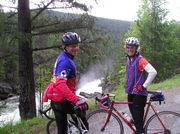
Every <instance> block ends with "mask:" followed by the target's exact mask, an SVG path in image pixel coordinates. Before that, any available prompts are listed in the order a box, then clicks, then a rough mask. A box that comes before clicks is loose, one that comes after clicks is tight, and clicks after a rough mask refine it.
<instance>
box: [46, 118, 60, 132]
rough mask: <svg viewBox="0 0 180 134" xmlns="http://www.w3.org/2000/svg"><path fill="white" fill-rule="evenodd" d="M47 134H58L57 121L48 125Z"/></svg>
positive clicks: (52, 121)
mask: <svg viewBox="0 0 180 134" xmlns="http://www.w3.org/2000/svg"><path fill="white" fill-rule="evenodd" d="M46 129H47V134H57V133H58V131H57V125H56V121H55V120H50V121H49V122H48V123H47V128H46Z"/></svg>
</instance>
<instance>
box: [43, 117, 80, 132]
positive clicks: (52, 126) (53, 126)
mask: <svg viewBox="0 0 180 134" xmlns="http://www.w3.org/2000/svg"><path fill="white" fill-rule="evenodd" d="M71 125H73V127H74V128H75V129H76V132H73V134H82V132H81V130H80V128H78V127H76V125H75V123H74V122H71ZM67 128H68V134H72V132H70V129H69V126H67ZM46 131H47V134H57V133H58V130H57V125H56V120H55V119H53V120H50V121H49V122H48V123H47V127H46Z"/></svg>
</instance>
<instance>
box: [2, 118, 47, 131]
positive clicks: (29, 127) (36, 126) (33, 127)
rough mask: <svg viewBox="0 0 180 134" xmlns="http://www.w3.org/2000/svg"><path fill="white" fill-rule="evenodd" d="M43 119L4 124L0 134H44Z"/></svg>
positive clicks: (44, 121)
mask: <svg viewBox="0 0 180 134" xmlns="http://www.w3.org/2000/svg"><path fill="white" fill-rule="evenodd" d="M46 123H47V119H45V118H33V119H31V120H27V121H22V122H21V123H17V124H16V125H13V124H11V123H10V124H6V125H4V126H3V127H1V128H0V133H1V134H45V133H46Z"/></svg>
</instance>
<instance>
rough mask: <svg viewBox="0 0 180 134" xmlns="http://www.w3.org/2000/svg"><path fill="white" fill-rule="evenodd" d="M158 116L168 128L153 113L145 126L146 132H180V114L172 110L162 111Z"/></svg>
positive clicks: (172, 133)
mask: <svg viewBox="0 0 180 134" xmlns="http://www.w3.org/2000/svg"><path fill="white" fill-rule="evenodd" d="M158 116H159V118H160V120H161V121H162V123H163V124H164V126H165V127H166V129H164V128H163V126H162V124H161V123H160V121H159V120H158V117H157V116H156V115H155V114H154V115H152V116H151V117H150V118H149V119H148V121H147V123H146V126H145V134H180V114H178V113H175V112H172V111H162V112H159V113H158Z"/></svg>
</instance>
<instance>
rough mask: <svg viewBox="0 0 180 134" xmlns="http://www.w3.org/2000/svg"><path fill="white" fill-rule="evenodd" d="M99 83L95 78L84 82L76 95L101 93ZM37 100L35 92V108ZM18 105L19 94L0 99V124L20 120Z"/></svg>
mask: <svg viewBox="0 0 180 134" xmlns="http://www.w3.org/2000/svg"><path fill="white" fill-rule="evenodd" d="M100 83H101V80H100V79H97V80H94V81H90V82H88V83H86V84H84V85H83V86H81V87H80V88H79V89H78V90H77V95H79V93H80V92H85V93H88V94H90V93H94V92H100V93H101V92H102V87H99V86H98V85H99V84H100ZM39 102H40V98H39V94H38V93H36V105H37V107H36V109H37V110H38V107H39ZM18 105H19V96H14V97H11V98H8V99H6V100H4V101H0V126H3V124H6V123H8V122H11V123H13V124H15V123H17V122H18V121H20V115H19V108H18Z"/></svg>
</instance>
